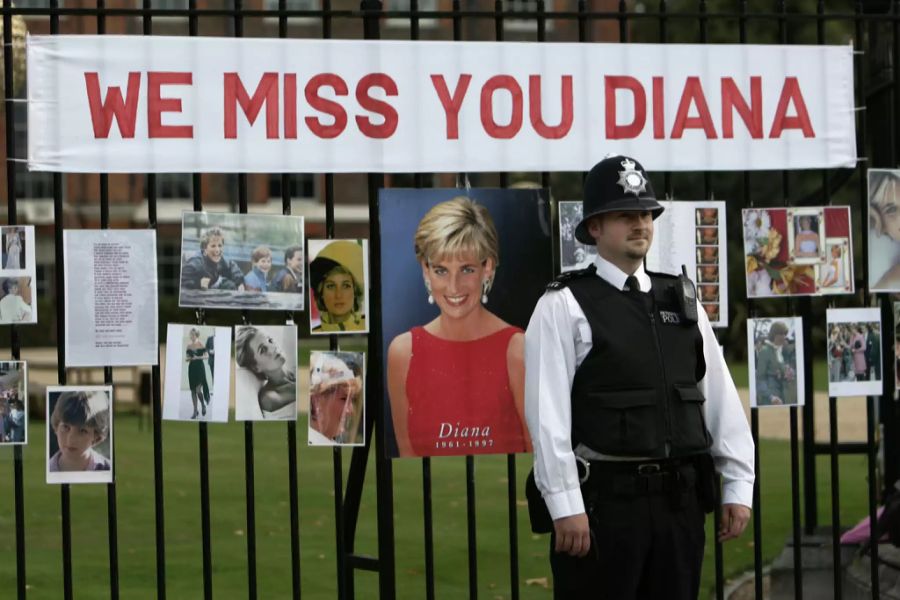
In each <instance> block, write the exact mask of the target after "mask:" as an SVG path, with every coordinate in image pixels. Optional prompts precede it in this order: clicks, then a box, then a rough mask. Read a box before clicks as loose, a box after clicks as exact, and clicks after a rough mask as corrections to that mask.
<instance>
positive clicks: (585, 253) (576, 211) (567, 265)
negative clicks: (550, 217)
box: [556, 200, 597, 273]
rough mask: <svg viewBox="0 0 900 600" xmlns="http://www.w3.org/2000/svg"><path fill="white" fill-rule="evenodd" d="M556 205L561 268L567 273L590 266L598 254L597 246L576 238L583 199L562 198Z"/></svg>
mask: <svg viewBox="0 0 900 600" xmlns="http://www.w3.org/2000/svg"><path fill="white" fill-rule="evenodd" d="M556 206H557V210H558V211H559V262H560V270H561V271H562V272H563V273H565V272H566V271H574V270H575V269H584V268H586V267H588V266H590V265H591V264H593V262H594V257H595V256H597V247H596V246H588V245H585V244H582V243H581V242H579V241H578V240H576V239H575V228H576V227H577V226H578V224H579V223H580V222H581V210H582V203H581V200H561V201H560V202H558V203H557V205H556Z"/></svg>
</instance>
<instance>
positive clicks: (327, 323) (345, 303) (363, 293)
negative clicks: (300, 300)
mask: <svg viewBox="0 0 900 600" xmlns="http://www.w3.org/2000/svg"><path fill="white" fill-rule="evenodd" d="M309 298H310V300H309V331H310V333H311V334H312V335H346V334H354V333H367V332H368V331H369V323H368V320H367V316H368V314H369V242H368V240H309Z"/></svg>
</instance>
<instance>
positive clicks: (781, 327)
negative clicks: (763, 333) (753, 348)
mask: <svg viewBox="0 0 900 600" xmlns="http://www.w3.org/2000/svg"><path fill="white" fill-rule="evenodd" d="M787 333H788V328H787V325H785V324H784V323H782V322H781V321H775V322H774V323H772V326H771V327H769V335H768V336H767V337H768V339H769V341H770V342H772V341H774V340H775V336H776V335H787Z"/></svg>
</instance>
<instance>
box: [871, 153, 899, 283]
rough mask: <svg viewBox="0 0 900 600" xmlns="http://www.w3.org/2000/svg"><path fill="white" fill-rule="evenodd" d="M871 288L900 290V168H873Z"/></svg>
mask: <svg viewBox="0 0 900 600" xmlns="http://www.w3.org/2000/svg"><path fill="white" fill-rule="evenodd" d="M867 180H868V199H869V237H868V239H869V276H868V277H869V280H868V286H869V291H872V292H895V293H896V292H900V169H869V170H868V171H867Z"/></svg>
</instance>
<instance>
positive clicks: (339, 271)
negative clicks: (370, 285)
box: [315, 263, 363, 312]
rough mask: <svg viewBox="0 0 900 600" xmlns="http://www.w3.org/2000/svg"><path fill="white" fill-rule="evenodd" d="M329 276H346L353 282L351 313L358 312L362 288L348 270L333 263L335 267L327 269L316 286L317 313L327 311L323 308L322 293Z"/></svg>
mask: <svg viewBox="0 0 900 600" xmlns="http://www.w3.org/2000/svg"><path fill="white" fill-rule="evenodd" d="M330 275H347V276H348V277H350V281H352V282H353V311H354V312H359V307H360V305H362V299H363V289H362V286H360V285H359V282H358V281H356V277H354V276H353V273H351V272H350V270H349V269H346V268H344V267H343V266H342V265H339V264H337V263H335V266H333V267H332V268H330V269H328V271H326V273H325V275H324V276H323V277H322V279H320V280H319V283H318V284H317V285H316V294H315V300H316V307H317V308H318V309H319V312H328V309H326V308H325V299H324V298H323V297H322V292H323V291H324V290H325V282H326V281H328V277H329V276H330Z"/></svg>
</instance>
